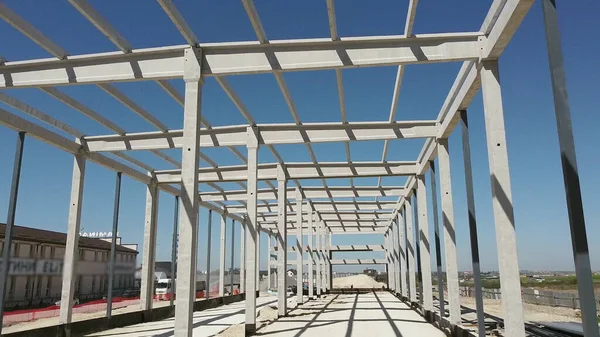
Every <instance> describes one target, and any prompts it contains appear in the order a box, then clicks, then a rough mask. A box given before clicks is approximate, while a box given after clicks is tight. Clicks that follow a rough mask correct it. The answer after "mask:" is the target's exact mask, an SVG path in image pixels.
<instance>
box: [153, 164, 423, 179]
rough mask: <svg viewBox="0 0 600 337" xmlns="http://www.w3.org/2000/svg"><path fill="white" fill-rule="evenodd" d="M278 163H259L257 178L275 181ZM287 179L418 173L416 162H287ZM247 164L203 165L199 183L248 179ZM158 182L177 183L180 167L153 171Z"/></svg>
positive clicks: (199, 172) (408, 174)
mask: <svg viewBox="0 0 600 337" xmlns="http://www.w3.org/2000/svg"><path fill="white" fill-rule="evenodd" d="M278 165H279V164H277V163H267V164H258V180H276V179H277V166H278ZM284 169H285V171H286V175H287V177H288V179H292V180H299V179H330V178H360V177H379V176H411V175H415V174H416V173H417V169H418V163H417V162H413V161H405V162H385V163H382V162H320V163H312V162H306V163H287V164H285V167H284ZM247 173H248V167H247V166H246V165H236V166H221V167H203V168H200V169H199V170H198V182H200V183H208V182H235V181H245V180H247V178H248V174H247ZM154 174H155V175H156V179H157V181H158V183H159V184H177V183H179V182H180V180H181V170H179V169H176V170H160V171H155V172H154Z"/></svg>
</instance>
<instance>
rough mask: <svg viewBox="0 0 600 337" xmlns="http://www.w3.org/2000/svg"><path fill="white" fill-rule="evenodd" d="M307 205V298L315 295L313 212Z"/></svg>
mask: <svg viewBox="0 0 600 337" xmlns="http://www.w3.org/2000/svg"><path fill="white" fill-rule="evenodd" d="M310 208H311V207H310V205H309V213H308V298H309V299H313V297H314V296H315V294H314V290H313V286H314V281H313V278H314V275H313V270H314V259H313V218H314V215H315V214H314V213H313V212H312V210H311V209H310Z"/></svg>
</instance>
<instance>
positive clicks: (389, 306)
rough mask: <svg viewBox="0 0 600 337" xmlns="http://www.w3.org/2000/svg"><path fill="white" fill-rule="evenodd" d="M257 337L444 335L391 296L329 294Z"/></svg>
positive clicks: (381, 294) (268, 326) (266, 329)
mask: <svg viewBox="0 0 600 337" xmlns="http://www.w3.org/2000/svg"><path fill="white" fill-rule="evenodd" d="M256 335H257V336H269V337H287V336H295V337H297V336H303V337H313V336H314V337H323V336H326V337H328V336H331V337H333V336H336V337H337V336H346V337H349V336H356V337H365V336H366V337H368V336H403V337H413V336H419V337H420V336H427V337H443V336H445V335H444V333H443V332H442V331H440V330H438V329H437V328H435V327H434V326H433V325H431V324H429V323H427V322H425V319H423V318H422V317H421V316H420V315H419V314H418V313H416V312H415V311H413V310H411V309H410V308H408V306H407V305H406V304H404V303H402V302H400V300H398V299H397V298H395V297H394V296H392V295H391V294H390V293H387V292H377V293H370V294H362V295H330V296H328V297H327V298H323V299H319V300H316V301H310V302H308V303H306V304H304V305H302V306H300V307H299V308H297V309H295V310H292V311H291V312H290V313H289V315H288V317H284V318H281V319H278V320H276V321H274V322H271V323H269V324H268V325H267V326H265V327H263V328H261V329H259V331H258V332H257V334H256Z"/></svg>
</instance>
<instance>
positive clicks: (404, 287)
mask: <svg viewBox="0 0 600 337" xmlns="http://www.w3.org/2000/svg"><path fill="white" fill-rule="evenodd" d="M403 209H404V208H402V209H400V210H399V211H398V228H399V229H400V230H399V234H398V240H399V241H400V244H399V247H400V293H401V295H402V298H408V270H407V269H408V265H407V261H406V253H407V249H406V216H403V215H406V213H405V212H403Z"/></svg>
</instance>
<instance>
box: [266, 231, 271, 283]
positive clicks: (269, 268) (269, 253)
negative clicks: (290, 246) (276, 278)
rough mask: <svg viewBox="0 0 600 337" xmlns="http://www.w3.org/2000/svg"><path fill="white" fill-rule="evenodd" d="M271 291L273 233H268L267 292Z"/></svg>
mask: <svg viewBox="0 0 600 337" xmlns="http://www.w3.org/2000/svg"><path fill="white" fill-rule="evenodd" d="M270 289H271V232H270V231H269V233H267V290H270Z"/></svg>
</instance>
